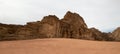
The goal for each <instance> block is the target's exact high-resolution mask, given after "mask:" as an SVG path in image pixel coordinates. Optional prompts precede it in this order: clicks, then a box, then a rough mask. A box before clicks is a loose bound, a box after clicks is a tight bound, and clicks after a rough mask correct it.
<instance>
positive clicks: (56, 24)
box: [0, 11, 120, 41]
mask: <svg viewBox="0 0 120 54" xmlns="http://www.w3.org/2000/svg"><path fill="white" fill-rule="evenodd" d="M119 32H120V29H117V30H115V31H114V32H113V33H112V35H113V36H111V37H110V35H111V33H103V32H101V31H99V30H98V29H96V28H90V29H89V28H88V27H87V25H86V23H85V21H84V20H83V18H82V17H81V16H80V15H79V14H77V13H72V12H70V11H68V12H67V13H66V14H65V16H64V18H63V19H61V20H60V19H59V18H58V17H57V16H55V15H48V16H45V17H43V19H42V20H41V21H37V22H28V23H27V24H26V25H6V24H0V40H20V39H33V38H76V39H89V40H101V41H102V40H103V41H108V40H112V41H113V40H114V39H116V40H120V34H119ZM113 37H114V39H113Z"/></svg>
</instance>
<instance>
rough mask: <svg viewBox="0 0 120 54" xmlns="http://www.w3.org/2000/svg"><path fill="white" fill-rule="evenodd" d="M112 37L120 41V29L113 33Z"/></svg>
mask: <svg viewBox="0 0 120 54" xmlns="http://www.w3.org/2000/svg"><path fill="white" fill-rule="evenodd" d="M111 37H112V38H114V39H115V40H116V41H120V27H118V28H117V29H115V30H114V31H113V32H112V35H111Z"/></svg>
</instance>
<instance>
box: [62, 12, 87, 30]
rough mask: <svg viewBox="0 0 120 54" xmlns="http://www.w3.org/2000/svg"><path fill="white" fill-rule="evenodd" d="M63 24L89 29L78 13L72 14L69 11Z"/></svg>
mask: <svg viewBox="0 0 120 54" xmlns="http://www.w3.org/2000/svg"><path fill="white" fill-rule="evenodd" d="M62 21H63V22H66V23H68V24H72V25H74V26H76V27H81V26H82V27H86V28H87V25H86V23H85V21H84V20H83V18H82V17H81V16H80V15H79V14H77V13H72V12H70V11H68V12H67V13H66V14H65V16H64V18H63V19H62Z"/></svg>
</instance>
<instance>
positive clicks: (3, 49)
mask: <svg viewBox="0 0 120 54" xmlns="http://www.w3.org/2000/svg"><path fill="white" fill-rule="evenodd" d="M0 54H120V42H99V41H88V40H79V39H65V38H51V39H35V40H20V41H2V42H0Z"/></svg>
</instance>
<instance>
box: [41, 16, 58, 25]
mask: <svg viewBox="0 0 120 54" xmlns="http://www.w3.org/2000/svg"><path fill="white" fill-rule="evenodd" d="M58 21H59V18H58V17H57V16H55V15H48V16H45V17H43V19H42V21H41V23H49V24H55V23H56V22H58Z"/></svg>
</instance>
